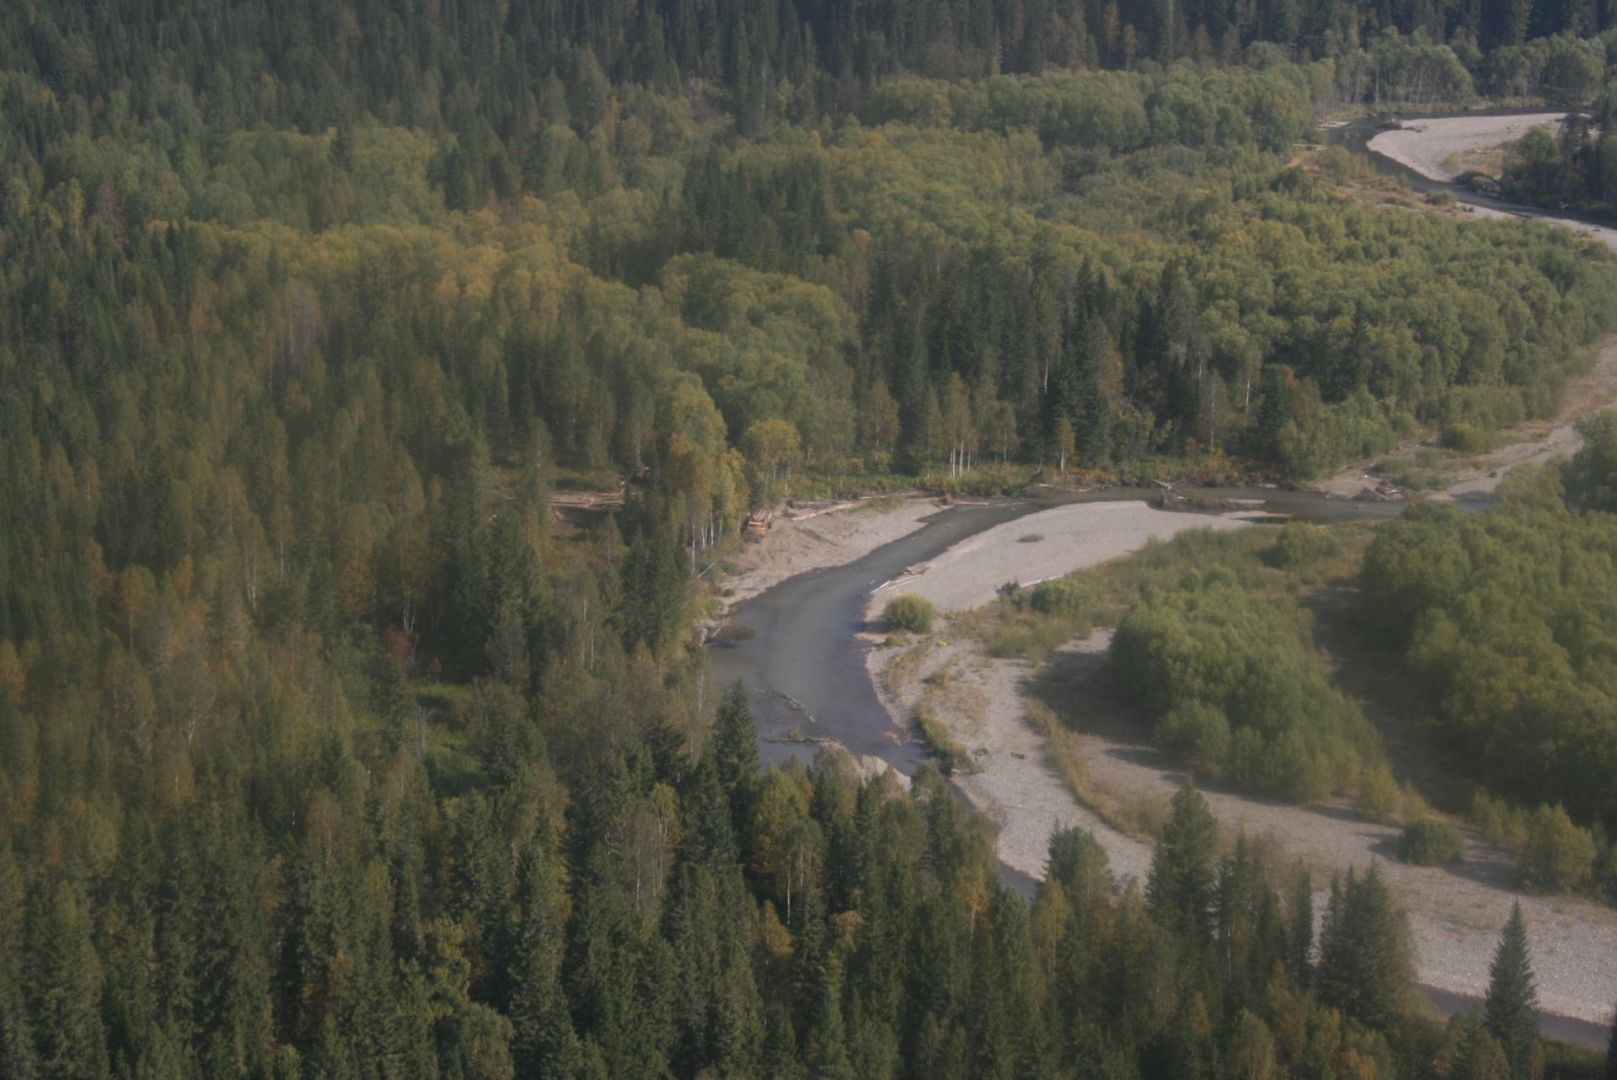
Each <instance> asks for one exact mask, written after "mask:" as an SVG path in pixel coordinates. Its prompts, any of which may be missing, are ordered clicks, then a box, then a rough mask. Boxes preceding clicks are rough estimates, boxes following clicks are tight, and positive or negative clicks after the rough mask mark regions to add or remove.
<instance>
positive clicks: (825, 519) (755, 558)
mask: <svg viewBox="0 0 1617 1080" xmlns="http://www.w3.org/2000/svg"><path fill="white" fill-rule="evenodd" d="M941 509H942V507H941V505H940V504H939V503H938V502H937V501H936V500H934V499H906V500H903V501H901V502H899V503H897V504H896V505H888V504H876V505H874V506H873V505H872V504H871V503H846V504H842V505H841V506H840V507H838V508H835V509H829V510H822V509H814V510H807V511H805V512H803V513H804V516H801V517H783V518H776V519H775V522H774V525H773V527H772V528H771V529H770V530H769V532H768V533H766V534H765V535H764V537H763V538H762V539H760V540H757V541H753V542H749V543H748V544H747V545H746V547H745V548H743V549H742V553H741V556H740V558H739V559H737V560H736V562H737V564H738V568H737V570H736V573H735V574H734V575H732V576H731V577H730V578H729V579H728V580H727V581H726V582H725V583H724V587H725V592H724V600H725V603H726V605H728V606H729V607H735V606H736V605H738V604H741V603H744V602H745V601H747V600H750V599H752V598H753V597H754V596H757V595H758V594H759V593H761V592H763V591H764V590H765V589H768V588H770V587H771V586H774V585H779V584H780V583H781V582H783V581H785V580H786V579H787V578H792V577H796V576H797V575H798V574H806V573H808V572H809V571H810V570H821V569H824V568H825V567H828V566H842V565H843V564H845V563H850V562H853V561H854V560H855V559H860V558H863V557H864V556H866V555H868V554H870V553H871V552H872V551H875V550H876V549H877V548H879V547H881V546H882V545H883V544H890V543H892V542H893V541H894V540H898V539H901V538H902V537H905V536H908V535H909V534H910V533H912V532H915V531H916V530H917V529H919V528H920V527H921V526H922V525H923V524H925V519H926V518H928V517H930V516H931V515H933V514H936V513H938V512H939V510H941Z"/></svg>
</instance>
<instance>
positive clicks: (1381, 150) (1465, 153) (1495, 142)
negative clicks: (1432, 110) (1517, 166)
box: [1368, 112, 1566, 184]
mask: <svg viewBox="0 0 1617 1080" xmlns="http://www.w3.org/2000/svg"><path fill="white" fill-rule="evenodd" d="M1565 115H1566V114H1565V113H1564V112H1543V113H1527V114H1524V115H1519V116H1440V117H1434V118H1432V119H1428V120H1410V121H1408V122H1406V123H1405V124H1404V125H1403V126H1402V127H1399V128H1395V129H1393V130H1390V131H1383V132H1380V133H1379V134H1377V135H1376V136H1375V137H1374V138H1373V139H1371V140H1370V142H1369V143H1368V148H1369V149H1370V150H1371V151H1372V152H1373V153H1377V154H1380V155H1382V156H1383V157H1385V158H1388V159H1390V160H1392V161H1396V162H1397V163H1398V164H1400V165H1402V166H1404V167H1405V168H1407V169H1412V170H1414V171H1415V172H1417V173H1419V174H1420V175H1422V176H1424V177H1426V179H1428V180H1437V181H1439V182H1440V183H1444V184H1452V183H1453V182H1454V181H1455V180H1456V179H1458V178H1459V177H1461V176H1463V175H1465V174H1466V173H1468V172H1483V173H1487V174H1488V175H1489V176H1497V175H1499V166H1500V161H1501V159H1502V158H1503V150H1502V148H1503V147H1504V145H1505V144H1506V143H1510V142H1515V141H1516V140H1517V139H1520V138H1521V137H1522V136H1523V135H1526V134H1527V133H1528V132H1529V131H1531V130H1532V129H1533V128H1549V129H1551V134H1552V135H1553V134H1554V133H1555V129H1556V128H1558V127H1559V126H1560V124H1561V120H1562V118H1563V117H1564V116H1565Z"/></svg>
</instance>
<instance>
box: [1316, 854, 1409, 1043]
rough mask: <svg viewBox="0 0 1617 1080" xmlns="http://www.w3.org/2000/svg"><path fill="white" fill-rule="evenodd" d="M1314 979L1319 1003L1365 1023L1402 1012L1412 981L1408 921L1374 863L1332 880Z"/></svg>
mask: <svg viewBox="0 0 1617 1080" xmlns="http://www.w3.org/2000/svg"><path fill="white" fill-rule="evenodd" d="M1315 978H1316V986H1317V989H1318V993H1319V998H1320V1001H1321V1002H1323V1003H1324V1004H1326V1005H1330V1006H1332V1007H1334V1008H1338V1009H1341V1010H1342V1011H1343V1012H1345V1013H1347V1014H1348V1015H1349V1016H1351V1017H1353V1018H1354V1019H1355V1020H1358V1021H1359V1022H1360V1023H1362V1024H1365V1025H1367V1026H1369V1027H1373V1028H1380V1029H1386V1028H1389V1027H1391V1026H1392V1024H1393V1023H1395V1022H1396V1021H1397V1019H1398V1017H1399V1016H1400V1015H1401V1014H1402V1012H1403V1009H1404V1006H1405V1003H1406V1001H1407V999H1408V996H1409V993H1410V990H1411V988H1412V987H1413V985H1414V980H1415V971H1414V960H1413V953H1412V949H1411V946H1410V942H1409V925H1408V922H1407V921H1406V919H1405V917H1404V914H1403V912H1401V911H1399V910H1398V909H1397V908H1396V907H1395V906H1394V905H1393V902H1392V896H1391V894H1390V893H1389V892H1388V891H1387V885H1386V882H1384V881H1383V880H1382V878H1381V871H1380V870H1379V869H1378V868H1377V867H1375V866H1374V865H1372V866H1371V867H1370V871H1369V873H1367V874H1364V875H1362V876H1360V875H1358V874H1356V873H1354V872H1353V871H1352V870H1349V871H1348V875H1347V880H1346V882H1345V883H1343V884H1342V885H1341V886H1340V887H1338V886H1337V884H1336V883H1335V882H1332V884H1331V900H1330V905H1329V906H1328V907H1327V908H1326V911H1325V925H1324V931H1323V933H1322V934H1321V935H1320V957H1319V968H1318V971H1317V973H1316V976H1315Z"/></svg>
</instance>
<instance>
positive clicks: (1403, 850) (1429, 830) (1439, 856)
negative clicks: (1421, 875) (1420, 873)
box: [1398, 820, 1465, 866]
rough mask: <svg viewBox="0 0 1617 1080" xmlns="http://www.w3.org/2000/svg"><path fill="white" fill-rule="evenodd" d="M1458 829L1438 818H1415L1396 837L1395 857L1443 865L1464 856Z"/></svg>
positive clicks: (1454, 861) (1417, 864) (1424, 863)
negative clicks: (1433, 819) (1435, 819)
mask: <svg viewBox="0 0 1617 1080" xmlns="http://www.w3.org/2000/svg"><path fill="white" fill-rule="evenodd" d="M1464 854H1465V845H1464V843H1463V842H1462V841H1461V840H1460V834H1459V832H1458V831H1457V830H1456V829H1455V828H1454V827H1453V826H1451V825H1445V824H1443V823H1442V822H1441V821H1431V820H1426V821H1415V822H1411V823H1410V824H1408V825H1406V826H1404V831H1403V834H1402V835H1401V836H1399V837H1398V859H1399V861H1400V862H1406V863H1410V864H1411V865H1413V866H1446V865H1448V864H1449V863H1456V862H1459V861H1460V860H1461V858H1463V857H1464Z"/></svg>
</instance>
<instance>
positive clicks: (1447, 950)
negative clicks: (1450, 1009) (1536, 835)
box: [1037, 630, 1617, 1024]
mask: <svg viewBox="0 0 1617 1080" xmlns="http://www.w3.org/2000/svg"><path fill="white" fill-rule="evenodd" d="M1110 643H1111V631H1110V630H1102V631H1099V632H1097V633H1096V634H1094V635H1092V636H1091V637H1089V638H1087V639H1085V640H1084V641H1082V642H1078V643H1075V644H1073V645H1070V646H1068V647H1067V648H1065V649H1063V650H1060V651H1058V652H1057V653H1055V654H1053V655H1052V657H1051V659H1050V662H1049V669H1048V670H1049V676H1048V678H1047V679H1046V680H1044V681H1041V683H1040V685H1039V686H1038V688H1037V693H1038V696H1039V697H1040V698H1041V699H1043V700H1045V701H1046V702H1048V703H1049V704H1051V705H1052V706H1056V707H1058V711H1060V712H1063V713H1064V714H1065V717H1066V718H1067V719H1068V720H1069V722H1070V723H1072V724H1073V725H1074V726H1075V727H1076V728H1077V730H1078V731H1079V732H1080V733H1081V736H1082V737H1081V743H1080V745H1081V747H1082V750H1083V757H1084V762H1085V765H1086V772H1087V781H1088V784H1089V788H1090V790H1091V792H1092V797H1093V798H1095V799H1096V800H1098V801H1099V802H1100V804H1102V805H1104V804H1105V803H1106V802H1107V801H1109V800H1116V801H1118V802H1126V801H1128V800H1138V799H1140V798H1141V797H1151V796H1155V797H1156V798H1159V799H1167V798H1170V797H1171V796H1172V795H1173V793H1174V792H1175V791H1176V790H1178V788H1179V785H1180V784H1181V783H1182V782H1183V780H1184V772H1183V770H1181V769H1179V768H1178V767H1177V766H1176V765H1175V764H1174V763H1173V762H1172V761H1171V760H1170V759H1169V758H1168V757H1167V756H1166V755H1164V754H1163V753H1162V752H1160V751H1159V750H1157V749H1156V748H1155V747H1154V746H1153V745H1152V744H1151V741H1150V738H1149V733H1148V732H1147V731H1146V730H1145V728H1144V724H1143V723H1142V721H1141V718H1140V717H1139V714H1138V713H1137V712H1136V711H1135V710H1134V709H1133V708H1132V706H1131V705H1130V704H1129V702H1128V701H1127V697H1126V695H1124V694H1122V693H1121V692H1120V691H1119V690H1118V689H1117V688H1116V686H1115V685H1113V684H1112V681H1111V678H1110V676H1109V673H1108V672H1107V671H1106V662H1107V650H1108V649H1109V647H1110ZM1203 794H1204V795H1205V796H1206V798H1207V802H1208V805H1209V806H1210V808H1211V809H1212V811H1213V813H1214V815H1215V816H1217V818H1218V819H1219V821H1220V823H1221V824H1222V825H1223V826H1224V827H1225V829H1226V830H1233V829H1240V830H1245V831H1246V833H1247V834H1248V835H1251V836H1260V835H1263V834H1270V835H1273V836H1274V837H1276V838H1277V839H1278V840H1279V842H1280V843H1281V845H1282V846H1283V847H1284V848H1285V849H1286V850H1287V851H1288V852H1290V853H1291V854H1294V855H1298V856H1301V857H1302V859H1303V860H1304V861H1305V862H1306V863H1307V864H1308V865H1310V866H1311V867H1313V868H1315V870H1316V871H1317V872H1319V873H1321V874H1324V873H1328V872H1329V871H1330V870H1333V869H1340V870H1345V869H1346V868H1347V867H1349V866H1357V867H1360V868H1361V869H1362V868H1365V867H1367V866H1368V865H1369V864H1370V863H1371V862H1377V863H1378V864H1379V865H1380V868H1381V872H1382V874H1383V875H1384V876H1385V878H1386V879H1387V881H1388V883H1389V885H1391V887H1392V889H1393V892H1394V893H1395V895H1397V896H1398V898H1399V900H1400V901H1401V902H1402V904H1403V906H1404V908H1405V909H1406V910H1407V911H1408V912H1409V919H1410V928H1411V930H1412V931H1413V934H1414V939H1415V946H1416V949H1417V951H1418V953H1419V976H1420V981H1421V982H1423V983H1425V984H1427V985H1430V986H1435V987H1437V988H1439V989H1442V990H1448V991H1450V992H1453V993H1458V994H1466V995H1470V996H1473V997H1474V996H1478V995H1481V994H1482V993H1484V992H1485V991H1486V989H1487V984H1488V967H1489V964H1490V963H1491V962H1492V959H1493V951H1494V948H1495V946H1496V944H1497V942H1498V936H1499V928H1500V926H1501V925H1502V924H1503V922H1504V920H1505V917H1506V915H1508V914H1509V911H1510V905H1511V904H1512V903H1513V902H1514V901H1517V900H1520V901H1521V904H1522V912H1523V914H1524V915H1525V916H1526V919H1527V924H1528V930H1529V937H1530V941H1531V948H1532V956H1533V970H1534V972H1535V973H1536V975H1537V976H1538V986H1539V998H1540V1004H1541V1005H1542V1007H1543V1008H1544V1009H1545V1010H1546V1011H1548V1012H1551V1013H1555V1014H1557V1015H1562V1016H1571V1017H1576V1018H1578V1019H1581V1020H1588V1021H1591V1022H1594V1023H1602V1024H1603V1023H1605V1022H1607V1021H1608V1020H1609V1019H1610V1017H1611V1008H1612V1002H1613V1001H1617V911H1613V910H1612V909H1610V908H1607V907H1604V906H1601V905H1597V904H1592V903H1588V902H1584V901H1580V900H1571V899H1567V898H1561V897H1536V896H1525V895H1522V894H1520V893H1518V892H1517V891H1516V890H1515V889H1514V887H1513V880H1512V879H1513V874H1514V869H1513V860H1512V859H1511V858H1510V857H1509V856H1508V855H1507V854H1506V853H1504V852H1502V851H1500V850H1499V849H1497V848H1496V847H1494V846H1493V845H1492V844H1490V843H1489V842H1488V841H1487V840H1486V839H1484V838H1483V837H1481V836H1478V835H1476V834H1474V833H1468V834H1467V836H1466V861H1465V863H1464V864H1462V865H1460V866H1457V867H1454V868H1452V869H1449V868H1439V867H1417V866H1405V865H1404V864H1402V863H1400V862H1397V861H1396V860H1395V859H1394V858H1393V856H1392V852H1393V845H1394V843H1395V842H1396V838H1397V835H1398V829H1397V827H1396V826H1393V825H1378V824H1375V823H1374V822H1371V821H1368V820H1366V819H1365V818H1363V817H1361V816H1360V815H1359V814H1357V813H1356V812H1354V811H1353V810H1352V809H1350V808H1348V807H1346V806H1343V805H1324V806H1315V807H1307V806H1293V805H1289V804H1285V803H1276V802H1270V801H1267V800H1262V799H1256V798H1251V797H1248V796H1244V795H1240V794H1237V793H1234V792H1230V791H1222V790H1217V789H1208V788H1204V789H1203ZM1095 836H1096V839H1097V840H1099V841H1100V842H1101V843H1102V845H1104V846H1106V847H1107V848H1108V850H1109V851H1110V850H1112V848H1113V847H1114V846H1118V840H1117V836H1118V834H1116V833H1115V831H1114V830H1105V831H1097V832H1096V833H1095ZM1123 839H1124V840H1128V838H1127V837H1124V838H1123ZM1132 845H1133V842H1132V841H1129V843H1128V844H1123V845H1121V846H1119V857H1120V858H1121V859H1123V860H1132V859H1134V858H1136V857H1137V856H1136V854H1135V852H1134V850H1133V846H1132ZM1317 880H1319V881H1320V883H1321V884H1323V883H1324V881H1323V877H1319V878H1317Z"/></svg>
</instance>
